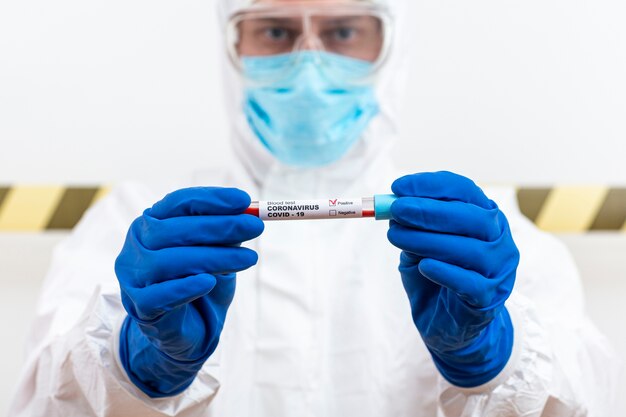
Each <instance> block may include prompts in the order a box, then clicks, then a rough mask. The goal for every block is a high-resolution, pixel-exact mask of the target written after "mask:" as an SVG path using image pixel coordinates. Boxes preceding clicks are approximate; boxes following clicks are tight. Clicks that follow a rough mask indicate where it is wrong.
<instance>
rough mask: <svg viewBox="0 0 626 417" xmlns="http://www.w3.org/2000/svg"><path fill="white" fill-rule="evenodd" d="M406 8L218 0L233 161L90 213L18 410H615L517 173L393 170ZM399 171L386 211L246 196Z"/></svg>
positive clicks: (566, 260)
mask: <svg viewBox="0 0 626 417" xmlns="http://www.w3.org/2000/svg"><path fill="white" fill-rule="evenodd" d="M400 6H401V5H400V4H394V2H390V3H388V4H387V3H377V2H369V1H357V0H310V1H302V2H296V1H286V0H283V1H259V2H256V3H254V4H247V3H245V4H244V3H242V4H238V2H236V1H224V2H223V4H222V17H223V22H224V27H223V33H224V34H225V44H226V46H227V51H228V54H229V58H230V62H231V65H230V67H229V72H228V76H229V81H230V82H229V85H228V87H229V88H228V91H229V94H230V95H231V96H230V97H229V98H231V102H230V104H231V106H232V108H231V110H232V115H233V118H232V122H233V126H234V129H233V131H234V135H233V136H234V144H235V149H236V151H237V155H238V157H239V160H238V162H236V163H234V164H233V165H232V169H230V170H228V171H227V172H224V173H221V174H219V175H213V176H210V177H207V178H201V179H199V180H198V181H196V183H195V184H194V183H193V181H191V180H185V179H183V180H181V181H180V182H178V183H176V184H162V185H160V186H144V185H137V184H134V185H133V184H129V185H124V186H121V187H119V188H118V189H117V190H116V191H114V192H113V194H112V195H111V196H110V197H109V198H108V199H106V200H104V201H103V202H101V203H100V204H99V205H98V206H97V207H95V208H94V209H93V210H91V211H90V212H89V213H88V214H87V216H86V217H85V219H84V220H83V221H82V222H81V224H80V225H79V226H78V227H77V228H76V230H75V231H74V233H73V234H72V236H71V237H70V238H69V239H68V240H67V241H66V242H65V243H63V244H62V245H61V246H60V247H59V249H58V250H57V252H56V253H55V259H54V262H53V266H52V270H51V272H50V274H49V276H48V278H47V280H46V283H45V285H44V288H43V295H42V298H41V302H40V306H39V310H38V319H37V321H36V323H35V327H34V332H33V336H32V337H31V341H30V345H29V350H30V357H29V359H28V361H27V365H26V370H25V373H24V376H23V379H22V381H21V383H20V388H19V391H18V395H17V397H16V400H15V402H14V404H13V407H12V413H11V415H30V416H35V415H42V416H43V415H46V416H70V415H81V416H85V415H93V416H117V415H133V416H158V415H179V416H192V415H193V416H196V415H197V416H283V415H293V416H307V415H320V416H414V415H424V416H436V415H441V414H443V415H447V416H459V415H462V416H482V415H507V416H522V415H523V416H561V415H563V416H566V415H567V416H569V415H592V416H594V415H595V416H606V415H608V413H609V411H608V410H607V408H606V407H607V406H608V404H609V397H610V394H611V385H610V384H611V381H612V379H611V378H612V370H611V369H610V368H611V366H610V363H611V361H612V360H613V356H612V353H611V351H610V349H609V348H608V347H607V342H606V341H605V339H604V338H603V337H602V336H601V335H600V334H598V332H597V331H596V330H595V328H594V327H593V325H592V324H591V323H590V322H589V321H588V319H587V318H586V317H585V315H584V311H583V302H582V292H581V287H580V283H579V281H578V277H577V273H576V270H575V267H574V266H573V263H572V260H571V258H570V257H569V255H568V254H567V252H566V251H565V250H564V249H563V247H562V246H561V245H559V244H558V243H557V242H556V241H555V240H554V239H552V238H550V237H549V236H547V235H545V234H542V233H540V232H539V231H537V230H536V229H534V228H533V227H532V225H531V224H530V223H529V222H528V221H526V220H525V219H524V218H523V217H522V216H521V214H520V213H519V211H518V210H517V208H516V206H515V201H514V200H515V199H514V195H513V193H512V192H511V191H510V190H491V191H489V192H488V193H487V194H489V196H490V197H491V198H493V199H494V200H496V201H498V205H497V204H496V203H494V201H493V200H491V199H489V198H488V197H487V196H486V193H484V192H483V191H482V190H481V189H480V188H478V187H477V186H476V185H475V184H474V183H473V182H472V181H471V180H469V179H467V178H464V177H462V176H459V175H456V174H452V173H448V172H439V173H422V174H414V175H408V176H399V175H397V174H396V173H394V170H393V169H392V164H391V162H390V158H389V155H388V147H389V145H390V143H391V142H392V139H393V136H394V132H395V128H394V124H395V123H394V122H395V119H394V116H395V115H394V112H393V108H394V107H393V106H394V101H395V98H396V92H397V91H398V90H399V88H401V87H402V86H401V85H398V82H399V81H398V80H399V79H401V78H399V77H398V74H401V73H402V71H403V68H402V64H403V50H402V48H401V47H400V46H401V45H402V37H401V33H399V32H400V31H399V30H396V32H395V33H394V28H395V29H398V27H399V26H401V17H402V16H403V14H402V12H401V11H400V9H399V7H400ZM392 36H395V40H394V41H393V42H392ZM233 95H234V97H233ZM190 185H196V186H195V187H190ZM207 185H210V187H207ZM220 185H227V186H228V187H237V188H219V187H216V186H220ZM390 186H391V190H392V191H393V193H394V194H396V195H397V196H398V197H399V198H398V200H397V201H396V202H395V203H394V204H393V205H392V207H391V215H392V220H391V222H390V223H388V224H386V223H383V222H373V221H370V222H368V221H334V222H331V221H328V222H296V223H294V222H291V223H290V222H282V223H280V222H278V223H273V224H268V225H267V226H264V224H263V222H262V221H261V220H259V219H258V218H255V217H253V216H251V215H247V214H244V211H245V210H246V208H247V207H248V206H249V204H250V196H255V197H257V198H260V199H279V198H290V199H295V198H324V197H335V196H361V195H371V194H373V193H376V192H379V193H380V192H385V190H388V189H389V187H390ZM172 190H175V191H173V192H171V193H169V194H167V193H168V192H170V191H172ZM243 190H245V191H243ZM165 194H167V195H166V196H165V197H163V196H164V195H165ZM155 201H156V203H155ZM146 207H149V208H148V209H146V210H145V211H143V210H144V209H145V208H146ZM142 211H143V214H141V215H140V213H141V212H142ZM505 212H506V216H505V215H504V213H505ZM138 215H139V217H137V216H138ZM133 219H135V220H133ZM129 225H130V228H129ZM259 236H260V237H259ZM257 237H258V239H257ZM514 239H515V240H514ZM396 247H397V248H399V249H401V254H400V261H399V272H398V249H397V248H396ZM120 249H121V251H120ZM520 254H521V257H520ZM514 284H515V289H514V287H513V285H514ZM407 296H408V302H407Z"/></svg>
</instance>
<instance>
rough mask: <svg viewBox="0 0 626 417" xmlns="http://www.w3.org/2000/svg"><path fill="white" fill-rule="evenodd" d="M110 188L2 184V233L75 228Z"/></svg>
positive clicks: (0, 213) (0, 225) (0, 212)
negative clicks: (6, 185) (86, 212)
mask: <svg viewBox="0 0 626 417" xmlns="http://www.w3.org/2000/svg"><path fill="white" fill-rule="evenodd" d="M108 191H109V188H108V187H63V186H13V187H2V186H0V232H39V231H43V230H67V229H72V228H73V227H74V226H75V225H76V223H78V221H79V220H80V219H81V217H82V216H83V214H84V213H85V211H87V209H88V208H89V207H91V205H92V204H94V203H95V202H96V201H97V200H99V199H100V198H102V197H103V196H104V195H106V194H107V193H108Z"/></svg>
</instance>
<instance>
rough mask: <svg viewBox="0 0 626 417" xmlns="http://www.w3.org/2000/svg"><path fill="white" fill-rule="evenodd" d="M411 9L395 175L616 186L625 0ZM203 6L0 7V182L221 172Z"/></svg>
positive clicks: (625, 132) (181, 1) (480, 1)
mask: <svg viewBox="0 0 626 417" xmlns="http://www.w3.org/2000/svg"><path fill="white" fill-rule="evenodd" d="M408 1H409V3H410V13H411V16H412V18H413V19H414V20H415V31H416V33H415V35H414V40H413V42H412V44H413V48H412V51H410V52H411V53H412V54H413V55H414V70H413V73H412V78H411V81H410V83H409V85H408V86H407V92H408V95H409V101H408V103H407V106H406V111H405V112H404V115H403V116H404V121H405V126H404V140H403V142H402V143H401V144H400V146H399V148H398V149H399V150H398V152H397V157H398V161H399V164H400V165H401V166H403V167H405V168H406V169H407V170H408V171H417V170H434V169H450V170H455V171H460V172H462V173H465V174H466V175H469V176H471V177H473V178H475V179H477V180H480V181H490V182H509V183H523V184H544V183H554V182H558V183H581V182H583V183H609V184H624V183H626V164H624V156H625V155H626V75H625V74H626V25H625V24H624V21H626V2H624V1H623V0H574V1H572V0H527V1H523V2H520V1H502V0H476V1H465V0H447V1H413V0H408ZM213 3H214V2H212V1H207V0H177V1H175V2H174V1H162V0H150V1H148V0H138V1H127V0H125V1H122V0H109V1H97V0H92V1H81V0H58V1H54V2H51V1H45V0H20V1H18V0H0V142H1V145H0V182H4V183H6V182H65V183H100V182H114V181H118V180H121V179H126V178H135V179H142V178H165V177H167V176H168V175H170V174H172V173H175V172H181V171H183V172H186V171H189V170H195V169H202V168H206V167H207V166H212V165H218V164H220V155H221V154H222V153H223V152H224V151H225V150H226V149H227V144H226V142H227V137H228V134H227V126H226V124H225V120H226V118H225V115H224V112H223V109H222V108H221V106H220V100H221V97H222V89H221V86H220V74H219V73H220V62H221V61H220V60H221V56H220V51H219V49H218V48H217V44H216V40H215V38H216V36H215V33H216V23H215V20H214V4H213ZM400 150H401V151H402V152H400Z"/></svg>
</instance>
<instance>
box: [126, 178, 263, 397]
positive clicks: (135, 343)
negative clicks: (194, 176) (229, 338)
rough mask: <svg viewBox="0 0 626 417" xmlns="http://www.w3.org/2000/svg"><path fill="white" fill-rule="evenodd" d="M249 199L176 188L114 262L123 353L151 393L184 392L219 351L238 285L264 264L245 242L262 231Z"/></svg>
mask: <svg viewBox="0 0 626 417" xmlns="http://www.w3.org/2000/svg"><path fill="white" fill-rule="evenodd" d="M249 204H250V197H249V196H248V195H247V194H246V193H245V192H243V191H240V190H237V189H229V188H208V187H197V188H188V189H183V190H178V191H175V192H173V193H171V194H169V195H167V196H166V197H165V198H164V199H163V200H161V201H160V202H158V203H156V204H155V205H154V206H153V207H152V208H150V209H147V210H146V211H145V212H144V213H143V215H142V216H141V217H139V218H138V219H136V220H135V221H134V222H133V224H132V225H131V227H130V229H129V231H128V235H127V238H126V242H125V244H124V247H123V249H122V251H121V253H120V255H119V256H118V259H117V261H116V264H115V272H116V275H117V278H118V281H119V284H120V289H121V295H122V303H123V305H124V308H125V309H126V311H127V312H128V317H127V318H126V320H125V321H124V324H123V326H122V328H121V331H120V358H121V362H122V365H123V367H124V369H125V370H126V372H127V374H128V376H129V378H130V379H131V380H132V381H133V383H135V385H137V386H138V387H139V388H140V389H141V390H142V391H143V392H145V393H146V394H148V395H149V396H151V397H154V398H158V397H167V396H172V395H176V394H178V393H180V392H182V391H184V390H185V389H186V388H187V387H188V386H189V385H190V384H191V383H192V382H193V379H194V378H195V376H196V374H197V373H198V371H199V370H200V368H201V367H202V365H203V364H204V362H205V361H206V360H207V359H208V358H209V357H210V355H211V354H212V353H213V352H214V351H215V349H216V347H217V344H218V342H219V336H220V333H221V331H222V328H223V326H224V320H225V318H226V313H227V310H228V307H229V305H230V303H231V301H232V299H233V296H234V293H235V287H236V279H235V273H236V272H239V271H242V270H245V269H247V268H249V267H251V266H253V265H254V264H256V262H257V255H256V253H255V252H254V251H252V250H250V249H247V248H243V247H240V245H241V243H242V242H245V241H247V240H250V239H254V238H255V237H257V236H259V235H260V234H261V233H262V231H263V222H262V221H261V220H260V219H258V218H256V217H254V216H249V215H246V214H242V213H243V211H244V210H245V209H246V208H247V207H248V206H249Z"/></svg>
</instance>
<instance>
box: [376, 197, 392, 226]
mask: <svg viewBox="0 0 626 417" xmlns="http://www.w3.org/2000/svg"><path fill="white" fill-rule="evenodd" d="M397 199H398V196H396V195H394V194H377V195H375V196H374V215H375V216H376V220H389V219H391V205H392V204H393V202H394V201H396V200H397Z"/></svg>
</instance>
